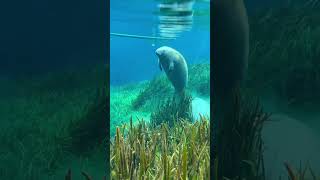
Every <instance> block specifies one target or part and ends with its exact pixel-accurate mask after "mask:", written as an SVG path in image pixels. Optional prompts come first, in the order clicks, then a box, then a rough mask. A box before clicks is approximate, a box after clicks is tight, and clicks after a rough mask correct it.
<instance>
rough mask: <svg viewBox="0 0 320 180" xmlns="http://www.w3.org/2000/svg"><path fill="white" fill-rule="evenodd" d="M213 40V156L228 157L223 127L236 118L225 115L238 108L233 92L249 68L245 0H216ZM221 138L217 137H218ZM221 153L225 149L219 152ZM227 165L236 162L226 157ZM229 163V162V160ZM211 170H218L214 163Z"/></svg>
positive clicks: (222, 172)
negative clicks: (234, 103) (225, 153)
mask: <svg viewBox="0 0 320 180" xmlns="http://www.w3.org/2000/svg"><path fill="white" fill-rule="evenodd" d="M212 13H213V16H212V17H213V29H212V31H213V37H212V38H213V41H212V44H211V46H212V48H213V51H211V53H212V57H213V59H212V61H211V62H212V67H213V68H212V69H211V71H212V74H213V76H212V77H211V78H213V84H212V87H213V88H212V90H213V97H212V99H213V116H214V117H213V119H214V120H213V122H214V125H210V129H211V132H213V133H212V136H211V141H212V142H215V143H214V144H213V145H214V147H213V150H211V153H210V156H211V157H212V158H213V159H214V158H215V157H216V156H221V157H220V158H224V157H222V156H223V154H224V153H223V152H224V151H225V149H224V146H223V143H228V142H221V139H222V138H221V137H222V136H223V135H222V133H220V131H223V130H224V129H225V128H226V127H228V126H227V125H230V124H232V123H236V122H232V121H233V119H228V118H225V117H226V116H227V115H228V114H229V113H232V112H233V111H236V109H234V108H235V106H233V102H234V96H233V93H234V92H235V91H236V90H237V89H238V88H239V87H240V85H241V82H242V81H243V80H244V76H245V73H246V70H247V64H248V55H249V24H248V17H247V13H246V8H245V6H244V2H243V0H215V1H213V11H212ZM215 138H217V139H215ZM219 153H221V154H220V155H219ZM224 163H226V164H225V167H232V163H233V162H228V161H225V162H224ZM228 163H229V164H228ZM227 171H228V169H220V168H218V175H219V178H222V177H220V176H222V175H230V176H232V175H233V172H227ZM211 172H215V169H213V166H211ZM215 175H217V174H215Z"/></svg>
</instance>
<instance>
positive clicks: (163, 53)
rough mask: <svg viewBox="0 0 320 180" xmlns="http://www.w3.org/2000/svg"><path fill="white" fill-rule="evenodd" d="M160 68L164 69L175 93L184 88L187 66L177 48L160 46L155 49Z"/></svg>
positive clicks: (185, 85) (186, 81)
mask: <svg viewBox="0 0 320 180" xmlns="http://www.w3.org/2000/svg"><path fill="white" fill-rule="evenodd" d="M155 53H156V55H157V56H158V59H159V67H160V70H164V71H165V73H166V75H167V77H168V79H169V80H170V82H171V83H172V85H173V86H174V88H175V90H176V92H177V93H181V92H183V91H184V90H185V88H186V87H187V83H188V66H187V63H186V60H185V58H184V57H183V56H182V54H181V53H179V52H178V51H177V50H175V49H173V48H171V47H168V46H162V47H160V48H158V49H157V50H156V52H155Z"/></svg>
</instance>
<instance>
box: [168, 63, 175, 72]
mask: <svg viewBox="0 0 320 180" xmlns="http://www.w3.org/2000/svg"><path fill="white" fill-rule="evenodd" d="M173 68H174V63H173V61H171V62H170V64H169V72H170V71H173Z"/></svg>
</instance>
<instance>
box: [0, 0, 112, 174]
mask: <svg viewBox="0 0 320 180" xmlns="http://www.w3.org/2000/svg"><path fill="white" fill-rule="evenodd" d="M12 4H13V6H12V7H14V10H13V9H7V8H5V9H6V10H7V11H10V10H11V11H10V15H8V16H4V17H6V18H4V19H6V20H5V21H6V22H10V25H8V26H6V25H3V26H2V27H3V28H1V29H2V30H4V29H8V30H6V31H5V32H3V31H1V45H0V46H1V48H0V142H1V145H0V179H1V180H60V179H65V176H66V174H67V172H68V170H69V169H70V171H71V174H72V179H83V178H84V176H83V175H82V174H81V172H82V171H83V172H84V173H86V174H89V175H90V176H91V178H92V179H98V178H99V179H102V177H103V176H104V175H105V174H106V164H107V163H106V157H107V156H106V154H105V152H106V150H105V149H106V148H105V143H104V142H106V141H105V138H106V127H105V125H106V123H105V122H106V119H107V116H108V114H107V109H108V108H107V105H108V104H109V103H107V101H106V99H107V95H108V94H109V90H108V89H107V87H108V84H107V83H106V82H107V81H106V80H107V79H106V75H107V74H108V73H107V72H108V69H107V67H108V66H106V62H107V60H106V57H107V54H106V53H105V52H106V48H108V47H106V45H105V44H104V43H106V42H107V41H106V40H108V36H106V35H105V31H106V30H105V29H104V28H103V26H102V25H101V23H100V22H103V21H102V20H103V19H108V18H102V17H103V15H104V12H106V11H104V12H103V13H100V9H101V6H100V4H99V3H96V4H94V3H85V2H77V3H74V2H66V1H60V2H59V1H50V2H48V1H37V0H36V1H32V3H30V2H28V7H30V4H31V6H32V7H31V10H30V8H23V7H25V6H21V4H20V5H19V6H16V4H14V3H12ZM4 7H5V6H4ZM20 7H21V8H20ZM26 9H28V10H26ZM106 9H107V8H106ZM83 10H85V12H89V13H84V11H83ZM13 11H14V13H12V12H13ZM1 12H3V11H1ZM30 15H31V16H32V17H31V18H30ZM75 15H76V16H75ZM27 18H28V20H27ZM29 18H30V19H29ZM5 21H3V22H4V23H5ZM21 21H23V22H22V23H21ZM107 21H108V20H106V21H105V23H108V22H107ZM103 35H104V36H103ZM66 179H67V178H66ZM69 179H70V178H69Z"/></svg>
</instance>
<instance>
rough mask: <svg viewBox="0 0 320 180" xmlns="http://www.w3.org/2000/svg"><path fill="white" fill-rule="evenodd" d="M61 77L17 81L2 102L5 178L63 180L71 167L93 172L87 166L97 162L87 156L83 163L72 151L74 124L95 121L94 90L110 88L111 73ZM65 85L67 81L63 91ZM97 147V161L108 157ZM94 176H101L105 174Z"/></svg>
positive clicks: (83, 72) (0, 168) (0, 166)
mask: <svg viewBox="0 0 320 180" xmlns="http://www.w3.org/2000/svg"><path fill="white" fill-rule="evenodd" d="M80 71H81V72H80ZM60 73H61V74H60ZM60 73H59V72H56V73H49V74H48V75H43V76H41V77H38V76H34V77H32V78H30V77H25V78H24V79H16V82H17V83H16V84H14V89H15V91H14V93H12V94H13V95H12V96H9V97H1V101H0V114H1V127H2V128H3V129H2V131H1V133H0V141H1V144H2V145H1V150H0V154H1V155H0V162H1V163H0V177H1V179H10V180H20V179H32V180H38V179H60V178H61V177H62V176H61V175H62V174H61V175H60V171H59V169H63V170H64V169H65V166H69V165H70V164H72V165H70V166H72V167H73V168H75V166H77V165H79V166H83V168H85V169H90V171H91V172H92V168H90V167H89V168H88V165H87V164H85V163H84V161H81V160H82V158H83V159H84V158H87V159H89V160H92V157H91V155H90V156H89V155H87V154H81V156H82V157H80V158H79V157H76V156H74V155H73V154H72V153H71V152H70V151H69V150H70V147H72V146H71V144H72V143H71V142H72V137H71V136H70V134H71V133H70V132H69V130H70V129H69V125H70V123H71V124H73V123H74V125H75V124H78V123H77V121H82V120H83V119H84V118H85V116H87V117H89V116H88V114H91V113H89V111H91V110H92V109H93V108H92V107H94V105H93V103H97V104H98V103H99V101H95V100H96V99H95V97H96V95H97V94H96V92H95V91H94V90H93V89H96V88H98V89H99V88H100V87H102V86H104V85H103V83H102V82H103V81H102V80H103V79H105V70H97V71H96V70H92V69H91V70H88V71H87V70H80V69H79V72H77V73H70V74H69V73H67V74H66V76H69V77H70V76H73V77H70V78H67V77H66V78H63V74H64V72H60ZM100 73H101V74H100ZM68 74H69V75H68ZM102 77H103V78H102ZM21 78H22V77H21ZM60 81H64V82H61V84H62V86H60V85H59V82H60ZM20 82H22V83H21V84H20ZM67 82H69V86H67ZM104 82H105V81H104ZM61 87H62V88H61ZM106 91H108V90H106ZM99 97H100V96H99ZM93 101H94V102H93ZM90 109H91V110H90ZM92 113H93V112H92ZM99 114H100V115H101V113H99ZM90 116H91V115H90ZM103 116H104V117H103V118H105V115H103ZM91 117H93V116H91ZM91 120H94V119H91ZM105 121H106V120H105ZM101 128H103V126H101ZM98 131H99V130H98ZM90 145H91V144H89V146H90ZM93 146H94V145H92V146H90V147H91V148H92V151H94V152H96V154H97V155H96V156H102V155H103V154H102V152H99V151H98V150H96V147H93ZM103 153H105V152H103ZM79 161H80V163H79ZM103 161H104V159H103V158H100V159H99V158H97V160H95V162H96V163H101V164H102V165H104V164H103ZM75 162H76V163H75ZM66 164H67V165H66ZM102 168H103V167H102ZM102 168H101V169H102ZM94 172H95V174H98V175H100V174H102V173H101V172H104V171H102V170H100V169H99V170H94Z"/></svg>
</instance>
